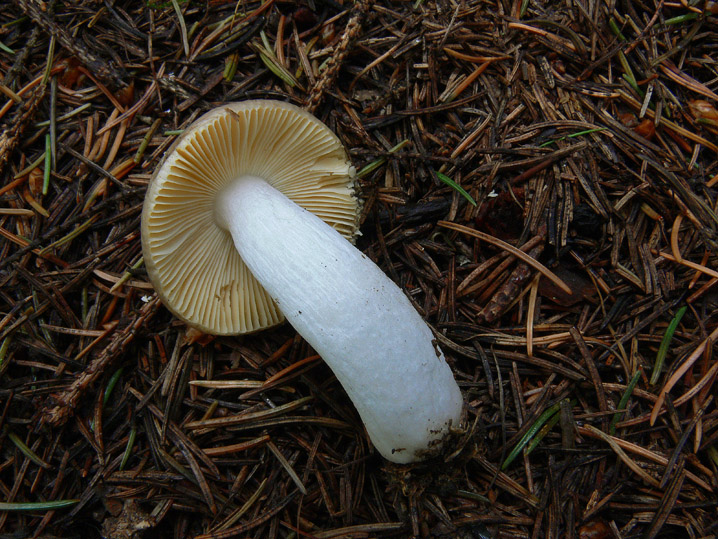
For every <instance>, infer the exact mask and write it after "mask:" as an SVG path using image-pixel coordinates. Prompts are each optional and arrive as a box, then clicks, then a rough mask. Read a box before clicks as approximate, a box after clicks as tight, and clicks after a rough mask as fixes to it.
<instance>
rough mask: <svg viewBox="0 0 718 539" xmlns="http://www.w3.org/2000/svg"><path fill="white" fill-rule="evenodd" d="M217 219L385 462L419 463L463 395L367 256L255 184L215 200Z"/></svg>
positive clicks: (456, 415)
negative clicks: (347, 400) (318, 359)
mask: <svg viewBox="0 0 718 539" xmlns="http://www.w3.org/2000/svg"><path fill="white" fill-rule="evenodd" d="M215 220H216V222H217V224H218V225H219V226H220V227H222V228H223V229H225V230H228V231H229V232H230V233H231V235H232V239H233V240H234V244H235V246H236V247H237V250H238V251H239V254H240V256H241V257H242V260H244V262H245V263H246V264H247V267H248V268H249V269H250V271H252V273H253V274H254V276H255V277H256V278H257V280H258V281H259V282H260V283H261V284H262V285H263V286H264V288H265V289H266V290H267V291H268V292H269V294H270V295H271V296H272V298H273V299H274V300H275V301H276V302H277V304H278V305H279V308H280V309H281V310H282V312H283V313H284V315H285V316H286V318H287V320H288V321H289V322H290V323H291V324H292V326H294V328H295V329H296V330H297V331H298V332H299V334H300V335H302V337H304V339H305V340H306V341H307V342H308V343H309V344H310V345H311V346H312V347H313V348H314V349H315V350H316V351H317V352H318V353H319V354H320V355H321V356H322V358H323V359H324V361H326V363H327V364H328V365H329V367H330V368H331V369H332V371H333V372H334V374H335V375H336V377H337V378H338V379H339V381H340V382H341V384H342V386H344V389H345V390H346V392H347V394H348V395H349V398H350V399H351V400H352V402H353V403H354V405H355V406H356V408H357V410H358V411H359V415H360V416H361V418H362V420H363V421H364V425H365V426H366V429H367V432H368V434H369V437H370V438H371V440H372V442H373V443H374V445H375V446H376V448H377V449H378V450H379V452H380V453H381V454H382V455H383V456H384V457H385V458H387V459H388V460H391V461H393V462H398V463H406V462H412V461H415V460H419V459H421V458H422V456H424V454H425V452H426V450H427V449H429V448H431V447H433V446H434V445H436V444H438V443H439V441H440V440H441V438H442V437H443V436H444V435H445V434H446V433H447V432H448V428H449V426H450V425H454V426H458V422H459V419H460V416H461V408H462V397H461V392H460V391H459V388H458V386H457V384H456V381H455V380H454V378H453V375H452V373H451V369H450V368H449V366H448V365H447V364H446V362H445V360H444V356H443V354H442V353H441V351H440V350H439V348H438V347H437V346H436V344H435V343H434V341H433V339H434V337H433V335H432V333H431V330H430V329H429V328H428V326H427V325H426V324H425V323H424V321H423V320H422V319H421V317H420V316H419V314H418V313H417V312H416V310H415V309H414V307H413V306H412V305H411V303H410V302H409V300H408V299H407V297H406V296H405V295H404V293H403V292H402V291H401V290H400V289H399V287H398V286H396V285H395V284H394V282H393V281H391V280H390V279H389V278H388V277H387V276H386V275H385V274H384V273H383V272H382V271H381V270H380V269H379V268H378V267H377V266H376V265H375V264H374V263H373V262H372V261H371V260H370V259H369V258H368V257H367V256H365V255H364V254H362V253H361V251H359V250H358V249H356V248H355V247H354V246H353V245H352V244H351V243H349V242H348V241H347V240H346V239H344V238H343V237H342V236H341V235H340V234H339V233H338V232H336V231H335V230H334V229H333V228H332V227H330V226H329V225H327V224H326V223H325V222H324V221H322V220H321V219H319V218H318V217H317V216H315V215H314V214H312V213H310V212H308V211H306V210H305V209H303V208H301V207H300V206H298V205H297V204H295V203H294V202H292V201H291V200H289V199H288V198H287V197H286V196H284V195H283V194H282V193H280V192H279V191H277V190H276V189H275V188H273V187H272V186H270V185H269V184H268V183H267V182H265V181H264V180H262V179H260V178H254V177H243V178H240V179H238V180H236V181H234V182H233V183H232V184H231V185H230V186H229V187H227V188H225V189H224V190H223V191H222V192H221V193H219V194H218V196H217V202H216V206H215Z"/></svg>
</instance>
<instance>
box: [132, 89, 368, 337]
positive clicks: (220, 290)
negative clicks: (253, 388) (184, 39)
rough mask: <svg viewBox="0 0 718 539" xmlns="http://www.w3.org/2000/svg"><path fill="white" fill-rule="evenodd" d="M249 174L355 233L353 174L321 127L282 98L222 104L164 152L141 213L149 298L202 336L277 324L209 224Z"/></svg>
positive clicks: (228, 239) (269, 304)
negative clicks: (221, 201)
mask: <svg viewBox="0 0 718 539" xmlns="http://www.w3.org/2000/svg"><path fill="white" fill-rule="evenodd" d="M249 176H251V177H259V178H262V179H264V180H265V181H267V183H269V184H270V185H272V186H273V187H275V188H276V189H277V190H279V191H280V192H282V193H283V194H284V195H286V196H287V197H288V198H289V199H291V200H292V201H294V202H295V203H296V204H298V205H299V206H301V207H303V208H305V209H307V210H308V211H311V212H312V213H314V214H315V215H317V216H318V217H320V218H321V219H322V220H324V221H325V222H326V223H328V224H329V225H330V226H332V227H333V228H335V229H336V230H337V231H338V232H340V233H341V234H342V235H343V236H344V237H346V238H347V239H349V240H350V241H353V240H354V238H355V237H356V235H357V233H358V219H359V210H360V208H359V204H358V201H357V199H356V197H355V196H354V182H355V178H356V172H355V170H354V167H353V166H352V165H351V163H350V162H349V159H348V157H347V154H346V151H345V150H344V147H343V145H342V144H341V142H340V141H339V139H338V138H337V137H336V135H334V133H332V132H331V131H330V130H329V128H328V127H327V126H326V125H324V124H323V123H322V122H320V121H319V120H318V119H317V118H315V117H314V116H312V115H311V114H309V113H308V112H306V111H304V110H302V109H300V108H299V107H296V106H294V105H291V104H289V103H285V102H282V101H272V100H252V101H243V102H239V103H229V104H227V105H223V106H221V107H218V108H216V109H213V110H211V111H209V112H207V113H206V114H204V115H203V116H201V117H200V118H199V119H198V120H197V121H196V122H194V123H193V124H192V125H191V126H190V127H189V128H188V129H186V130H185V132H184V133H183V134H182V135H181V136H180V137H179V139H178V140H177V141H175V143H174V144H173V145H172V146H171V147H170V149H169V150H168V151H167V152H166V154H165V156H164V158H163V160H162V162H161V163H160V165H159V166H158V167H157V169H156V170H155V173H154V174H153V176H152V179H151V180H150V183H149V186H148V189H147V194H146V196H145V202H144V207H143V210H142V251H143V255H144V261H145V265H146V267H147V272H148V274H149V277H150V280H151V281H152V284H153V285H154V287H155V290H156V292H157V294H158V295H159V296H160V299H161V300H162V302H163V303H164V304H165V306H166V307H167V308H168V309H169V310H170V311H172V313H174V314H175V315H176V316H177V317H178V318H180V319H182V320H184V321H185V322H186V323H187V324H189V325H191V326H193V327H196V328H197V329H199V330H201V331H204V332H206V333H212V334H215V335H237V334H241V333H250V332H253V331H258V330H261V329H264V328H267V327H271V326H274V325H276V324H279V323H281V322H282V321H283V320H284V316H283V315H282V313H281V311H280V310H279V308H278V307H277V306H276V305H275V303H274V301H273V300H272V299H271V297H270V296H269V294H268V293H267V292H266V291H265V290H264V289H263V288H262V286H261V285H260V284H259V283H258V282H257V280H256V279H255V278H254V276H253V275H252V273H251V272H250V271H249V269H248V268H247V267H246V266H245V264H244V263H243V262H242V260H241V257H240V256H239V254H238V253H237V250H236V248H235V246H234V243H233V240H232V236H231V235H230V233H229V232H228V231H227V230H224V229H223V228H221V227H220V226H218V225H217V222H216V218H215V199H216V197H217V196H221V191H222V189H223V188H224V187H226V186H227V185H229V184H230V183H231V182H232V181H234V180H238V179H240V178H242V177H249ZM271 218H272V216H271V215H268V216H267V219H271Z"/></svg>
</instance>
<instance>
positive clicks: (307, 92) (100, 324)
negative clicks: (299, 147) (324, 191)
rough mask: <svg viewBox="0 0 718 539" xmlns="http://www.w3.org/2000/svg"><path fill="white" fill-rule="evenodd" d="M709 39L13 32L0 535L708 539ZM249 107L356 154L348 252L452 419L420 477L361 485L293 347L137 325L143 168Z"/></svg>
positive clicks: (455, 28)
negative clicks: (427, 345)
mask: <svg viewBox="0 0 718 539" xmlns="http://www.w3.org/2000/svg"><path fill="white" fill-rule="evenodd" d="M717 17H718V4H716V3H715V2H713V1H704V0H673V1H668V0H665V1H664V0H645V1H630V0H620V1H618V2H616V1H615V0H589V1H587V0H565V1H547V2H538V1H535V0H525V1H521V0H464V1H461V2H456V1H453V0H451V1H448V0H447V1H434V0H424V1H422V0H416V1H389V0H386V1H383V0H379V1H377V2H369V1H368V0H359V1H358V2H356V3H355V4H351V3H350V2H348V0H347V1H346V2H344V3H341V1H340V0H337V1H335V0H300V1H297V2H294V1H280V0H265V1H263V2H260V1H247V2H229V1H223V0H209V1H198V0H171V1H163V0H146V1H143V2H133V1H129V0H115V1H104V2H101V1H98V0H72V1H67V2H56V1H55V0H48V1H46V2H43V1H42V0H16V1H15V2H4V3H3V5H2V8H1V9H0V94H1V95H0V107H1V108H0V429H1V430H0V502H2V503H1V504H0V537H2V538H21V537H47V538H50V537H67V538H83V539H88V538H93V537H112V538H130V537H142V536H143V535H144V536H146V537H153V538H154V537H157V538H165V537H167V538H170V537H173V538H185V537H201V538H206V539H209V538H226V537H255V538H273V537H279V538H316V539H321V538H325V539H326V538H338V537H342V538H349V537H352V538H369V537H378V538H385V537H398V538H406V537H419V538H446V539H449V538H481V539H488V538H496V539H498V538H581V539H597V538H644V539H645V538H648V539H652V538H658V537H664V538H672V537H676V538H683V537H686V538H699V537H702V538H708V537H716V536H718V494H717V492H716V491H717V490H718V409H717V408H716V402H715V400H716V375H717V374H718V359H717V358H716V344H715V343H716V340H717V339H718V286H716V285H717V284H718V185H717V184H718V174H717V172H718V161H717V160H716V153H717V152H718V138H717V137H716V134H717V133H718V111H717V110H716V107H718V95H716V92H718V24H717V22H718V18H717ZM251 98H269V99H279V100H283V101H289V102H291V103H294V104H296V105H298V106H300V107H304V108H306V109H308V110H311V111H312V112H313V113H314V114H315V115H316V116H317V117H318V118H320V119H321V120H322V121H324V122H325V123H326V124H327V125H328V126H329V127H330V128H331V129H332V130H333V131H334V132H335V133H336V134H337V135H338V137H339V138H340V140H341V141H342V142H343V143H344V145H345V146H346V148H347V151H348V153H349V156H350V157H351V160H352V162H353V163H354V165H355V166H356V169H357V170H358V171H359V179H358V187H359V188H358V196H359V197H360V198H361V200H362V202H363V207H362V208H363V209H362V214H361V231H362V236H361V237H360V239H359V241H358V244H357V245H358V247H359V248H360V249H361V250H362V251H363V252H364V253H365V254H366V255H367V256H369V257H370V258H371V259H373V260H374V261H375V262H376V263H377V264H378V265H379V266H380V267H381V269H382V270H383V271H384V272H385V273H387V275H389V276H390V277H391V278H392V280H394V281H395V282H396V283H397V284H398V285H399V286H400V287H401V288H402V289H403V290H404V291H405V292H406V294H407V295H408V296H409V297H410V298H411V299H412V301H413V302H414V305H415V306H416V308H417V309H418V310H419V312H420V313H421V315H422V317H423V318H424V319H425V320H426V321H427V323H428V324H429V325H430V326H431V327H432V329H433V331H434V333H435V335H436V339H437V341H438V343H439V345H440V346H441V348H442V349H443V351H444V353H445V355H446V358H447V361H448V362H449V364H450V366H451V368H452V370H453V373H454V376H455V378H456V380H457V381H458V383H459V386H460V388H461V390H462V393H463V396H464V400H465V422H464V424H463V425H462V428H461V430H460V431H459V432H457V434H456V437H455V439H454V440H453V441H452V442H451V443H449V444H448V446H447V447H446V452H445V455H443V456H442V457H441V458H437V459H435V460H432V461H430V462H427V463H422V464H417V465H413V466H400V465H394V464H391V463H388V462H387V461H385V460H384V459H382V458H381V457H380V456H379V455H378V453H377V452H376V451H375V449H374V448H373V447H372V446H371V444H370V443H369V441H368V438H367V435H366V433H365V431H364V427H363V425H362V423H361V421H360V419H359V417H358V415H357V413H356V411H355V409H354V408H353V407H352V405H351V402H350V401H349V400H348V398H347V396H346V394H345V393H344V391H343V389H342V387H341V386H340V384H339V383H338V382H337V380H336V379H335V378H334V377H333V375H332V373H331V371H330V370H329V369H328V367H327V366H326V365H325V364H324V363H323V362H322V361H321V360H319V359H316V358H313V357H312V356H313V355H314V352H313V351H312V350H311V349H309V347H308V345H307V344H306V343H305V342H304V341H303V340H302V339H301V338H299V337H298V336H297V334H296V332H295V331H294V330H293V329H292V328H291V327H290V326H289V325H286V324H285V325H282V326H279V327H277V328H274V329H271V330H267V331H264V332H261V333H256V334H252V335H245V336H236V337H212V336H209V335H201V334H198V333H197V332H196V331H193V330H188V328H187V326H186V325H185V324H184V323H182V322H181V321H179V320H178V319H176V318H175V317H173V316H172V314H171V313H170V312H169V311H168V310H167V309H166V308H165V307H163V306H162V304H161V303H160V302H159V301H158V299H157V298H156V296H155V294H154V291H153V288H152V285H151V284H150V282H149V279H148V277H147V272H146V271H145V267H144V265H143V258H142V248H141V243H140V218H141V211H142V204H143V197H144V194H145V191H146V188H147V185H148V182H149V180H150V178H151V176H152V173H153V170H154V169H155V167H156V166H157V164H158V162H159V160H160V159H161V157H162V155H163V154H164V152H165V150H166V149H167V148H168V147H169V146H170V145H171V144H172V142H173V141H174V140H175V139H176V138H177V136H178V135H179V134H181V133H182V131H183V130H184V129H186V128H187V127H188V126H189V125H190V124H191V123H192V121H193V120H194V119H196V118H197V117H198V116H199V115H200V114H202V113H203V112H205V111H207V110H209V109H211V108H213V107H216V106H219V105H222V104H224V103H227V102H231V101H240V100H246V99H251ZM498 240H501V241H498ZM569 291H570V293H569ZM202 380H212V381H223V382H227V381H232V380H238V381H242V382H244V383H245V385H244V386H242V384H238V387H229V388H228V387H203V386H202V385H198V384H197V383H196V382H197V381H202ZM247 388H254V389H247Z"/></svg>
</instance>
